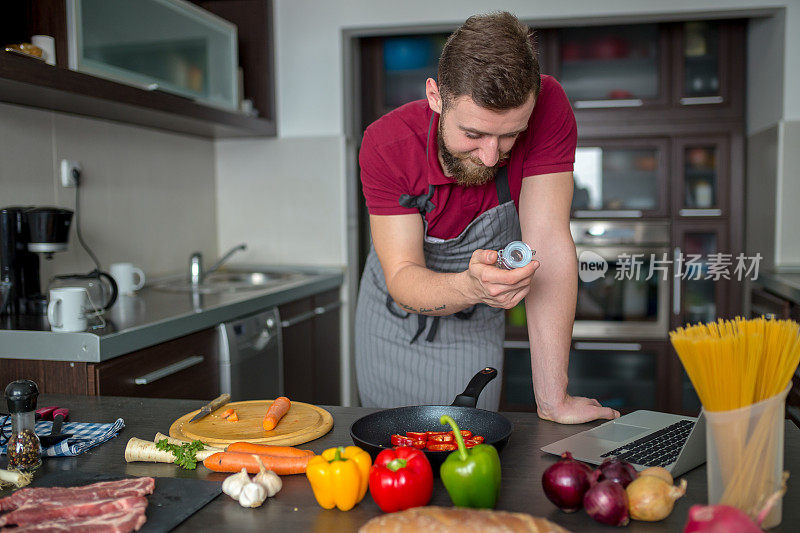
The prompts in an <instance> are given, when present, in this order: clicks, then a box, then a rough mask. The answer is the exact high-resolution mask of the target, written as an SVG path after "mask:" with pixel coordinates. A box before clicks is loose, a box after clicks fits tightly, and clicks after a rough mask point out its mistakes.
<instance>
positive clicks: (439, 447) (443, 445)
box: [425, 440, 458, 452]
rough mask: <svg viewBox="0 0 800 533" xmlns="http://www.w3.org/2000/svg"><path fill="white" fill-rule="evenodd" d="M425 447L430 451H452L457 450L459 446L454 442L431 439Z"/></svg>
mask: <svg viewBox="0 0 800 533" xmlns="http://www.w3.org/2000/svg"><path fill="white" fill-rule="evenodd" d="M425 449H426V450H428V451H429V452H452V451H454V450H457V449H458V446H457V445H456V443H454V442H434V441H430V440H429V441H428V444H427V445H426V446H425Z"/></svg>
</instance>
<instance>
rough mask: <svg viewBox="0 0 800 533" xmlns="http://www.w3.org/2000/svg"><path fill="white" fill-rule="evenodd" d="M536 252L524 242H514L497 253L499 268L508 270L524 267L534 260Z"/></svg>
mask: <svg viewBox="0 0 800 533" xmlns="http://www.w3.org/2000/svg"><path fill="white" fill-rule="evenodd" d="M535 254H536V250H532V249H531V247H530V246H528V245H527V244H525V243H524V242H522V241H514V242H511V243H509V244H508V245H506V247H505V248H503V249H502V250H500V251H498V252H497V266H498V267H499V268H504V269H506V270H511V269H512V268H520V267H524V266H525V265H527V264H528V263H530V262H531V261H532V260H533V256H534V255H535Z"/></svg>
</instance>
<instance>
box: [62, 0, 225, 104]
mask: <svg viewBox="0 0 800 533" xmlns="http://www.w3.org/2000/svg"><path fill="white" fill-rule="evenodd" d="M67 8H68V10H67V23H68V27H69V52H70V68H71V69H73V70H78V71H81V72H86V73H89V74H92V75H95V76H101V77H105V78H109V79H113V80H114V81H119V82H121V83H127V84H130V85H136V86H139V87H143V88H147V89H150V90H153V89H159V90H163V91H167V92H171V93H175V94H178V95H181V96H185V97H188V98H191V99H193V100H197V101H198V102H201V103H204V104H208V105H213V106H217V107H222V108H225V109H229V110H236V109H238V103H239V94H238V83H237V74H236V72H237V67H238V55H237V45H238V44H237V43H238V41H237V33H236V26H235V25H233V24H231V23H229V22H228V21H226V20H223V19H221V18H219V17H217V16H216V15H213V14H211V13H208V12H206V11H204V10H202V9H200V8H198V7H197V6H195V5H193V4H190V3H189V2H186V1H184V0H68V3H67Z"/></svg>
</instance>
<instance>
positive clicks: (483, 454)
mask: <svg viewBox="0 0 800 533" xmlns="http://www.w3.org/2000/svg"><path fill="white" fill-rule="evenodd" d="M439 422H440V423H442V424H450V426H451V427H452V428H453V435H454V436H455V438H456V442H457V443H458V450H455V451H454V452H452V453H450V455H448V456H447V459H445V460H444V462H443V463H442V466H441V467H440V469H439V474H440V475H441V478H442V483H444V488H446V489H447V493H448V494H449V495H450V499H451V500H453V505H456V506H457V507H474V508H483V509H492V508H494V506H495V504H496V503H497V495H498V494H499V493H500V456H499V455H497V449H495V447H494V446H492V445H491V444H478V445H477V446H475V447H473V448H470V449H467V447H466V446H464V437H462V436H461V431H460V430H459V429H458V425H457V424H456V422H455V420H453V419H452V418H450V417H449V416H447V415H442V417H441V418H440V419H439Z"/></svg>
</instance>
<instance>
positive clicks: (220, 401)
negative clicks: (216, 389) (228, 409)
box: [189, 393, 231, 423]
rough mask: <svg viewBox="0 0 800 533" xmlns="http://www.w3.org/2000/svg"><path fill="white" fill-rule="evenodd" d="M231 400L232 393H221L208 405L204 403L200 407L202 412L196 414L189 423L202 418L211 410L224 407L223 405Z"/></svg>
mask: <svg viewBox="0 0 800 533" xmlns="http://www.w3.org/2000/svg"><path fill="white" fill-rule="evenodd" d="M229 401H231V395H230V394H228V393H225V394H220V396H219V398H215V399H213V400H211V402H209V403H208V404H207V405H204V406H203V407H202V408H201V409H200V412H199V413H197V414H196V415H194V416H193V417H192V419H191V420H189V423H191V422H197V421H198V420H200V419H201V418H203V417H204V416H206V415H207V414H209V413H210V412H211V411H213V410H215V409H219V408H220V407H222V406H223V405H225V404H226V403H228V402H229Z"/></svg>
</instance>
